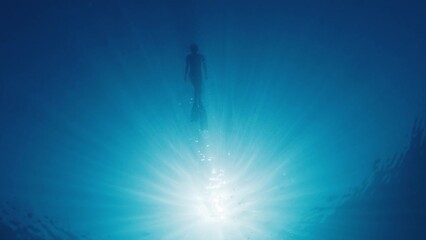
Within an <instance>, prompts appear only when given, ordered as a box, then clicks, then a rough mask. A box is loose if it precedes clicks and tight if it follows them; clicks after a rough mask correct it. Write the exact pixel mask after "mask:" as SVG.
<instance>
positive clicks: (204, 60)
mask: <svg viewBox="0 0 426 240" xmlns="http://www.w3.org/2000/svg"><path fill="white" fill-rule="evenodd" d="M203 70H204V78H205V79H207V65H206V59H205V58H204V56H203Z"/></svg>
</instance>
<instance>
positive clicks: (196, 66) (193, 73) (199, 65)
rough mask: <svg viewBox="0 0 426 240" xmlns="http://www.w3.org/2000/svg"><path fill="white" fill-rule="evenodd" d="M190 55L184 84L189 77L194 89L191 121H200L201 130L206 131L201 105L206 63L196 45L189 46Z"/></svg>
mask: <svg viewBox="0 0 426 240" xmlns="http://www.w3.org/2000/svg"><path fill="white" fill-rule="evenodd" d="M190 50H191V53H190V54H188V55H187V56H186V67H185V82H186V80H187V79H188V77H189V80H190V81H191V84H192V86H193V87H194V99H193V100H194V105H193V106H192V112H191V120H192V121H193V122H195V121H198V120H200V127H201V129H202V130H205V129H207V122H206V114H205V110H204V106H203V103H202V90H203V79H207V67H206V61H205V58H204V56H203V55H202V54H200V53H198V46H197V44H191V46H190Z"/></svg>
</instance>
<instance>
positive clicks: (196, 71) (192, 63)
mask: <svg viewBox="0 0 426 240" xmlns="http://www.w3.org/2000/svg"><path fill="white" fill-rule="evenodd" d="M187 61H188V64H189V74H190V75H191V76H200V75H201V65H202V62H203V61H204V57H203V55H201V54H189V55H188V57H187Z"/></svg>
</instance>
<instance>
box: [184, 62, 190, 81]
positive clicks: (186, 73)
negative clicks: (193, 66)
mask: <svg viewBox="0 0 426 240" xmlns="http://www.w3.org/2000/svg"><path fill="white" fill-rule="evenodd" d="M188 71H189V64H188V57H186V63H185V76H184V81H185V82H186V80H187V78H188Z"/></svg>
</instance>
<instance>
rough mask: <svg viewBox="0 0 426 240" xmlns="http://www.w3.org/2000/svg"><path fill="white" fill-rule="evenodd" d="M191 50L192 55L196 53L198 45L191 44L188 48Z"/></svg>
mask: <svg viewBox="0 0 426 240" xmlns="http://www.w3.org/2000/svg"><path fill="white" fill-rule="evenodd" d="M189 48H190V49H191V52H192V53H197V52H198V45H197V44H195V43H193V44H191V46H190V47H189Z"/></svg>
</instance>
